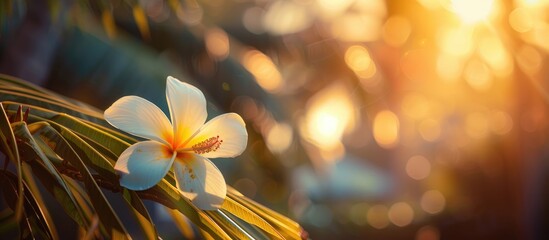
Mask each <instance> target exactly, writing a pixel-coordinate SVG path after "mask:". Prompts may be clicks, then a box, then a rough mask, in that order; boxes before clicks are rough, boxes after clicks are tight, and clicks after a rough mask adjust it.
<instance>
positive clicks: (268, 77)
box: [243, 50, 284, 92]
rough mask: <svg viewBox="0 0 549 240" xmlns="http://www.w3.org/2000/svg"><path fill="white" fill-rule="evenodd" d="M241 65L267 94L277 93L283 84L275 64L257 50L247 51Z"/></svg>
mask: <svg viewBox="0 0 549 240" xmlns="http://www.w3.org/2000/svg"><path fill="white" fill-rule="evenodd" d="M243 65H244V67H246V69H247V70H248V71H249V72H250V73H252V74H253V75H254V77H255V80H256V81H257V83H258V84H259V85H260V86H261V87H262V88H264V89H265V90H267V91H269V92H277V91H279V90H280V89H281V88H282V87H283V85H284V82H283V81H282V76H281V75H280V72H278V69H277V68H276V66H275V64H274V63H273V62H272V61H271V59H270V58H269V57H267V56H266V55H265V54H263V53H262V52H260V51H257V50H250V51H248V52H247V53H246V54H245V55H244V58H243Z"/></svg>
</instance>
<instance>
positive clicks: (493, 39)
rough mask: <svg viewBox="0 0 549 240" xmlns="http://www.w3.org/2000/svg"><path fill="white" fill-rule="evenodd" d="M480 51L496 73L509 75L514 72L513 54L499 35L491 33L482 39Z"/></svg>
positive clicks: (499, 75)
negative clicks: (508, 50) (511, 54)
mask: <svg viewBox="0 0 549 240" xmlns="http://www.w3.org/2000/svg"><path fill="white" fill-rule="evenodd" d="M478 52H479V54H480V56H481V57H482V59H483V60H484V61H485V62H486V63H487V64H488V65H489V66H490V67H491V68H492V70H493V73H494V75H496V76H498V77H508V76H509V75H511V73H512V72H513V62H512V59H511V56H510V54H509V53H508V52H507V50H506V49H505V47H504V46H503V43H502V42H501V39H500V38H499V37H498V36H496V35H494V34H491V35H488V36H486V37H483V38H482V39H480V41H479V43H478Z"/></svg>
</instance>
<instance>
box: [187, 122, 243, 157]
mask: <svg viewBox="0 0 549 240" xmlns="http://www.w3.org/2000/svg"><path fill="white" fill-rule="evenodd" d="M217 136H219V139H218V140H219V141H222V142H220V144H219V145H213V146H212V148H211V149H205V150H203V151H196V147H197V146H198V145H200V144H204V143H208V139H212V138H217ZM247 144H248V132H247V131H246V124H245V123H244V120H242V118H241V117H240V116H239V115H238V114H236V113H226V114H222V115H219V116H217V117H215V118H213V119H211V120H210V121H208V122H207V123H206V124H205V125H204V126H203V127H202V128H201V129H200V130H199V132H198V134H197V135H196V136H195V137H194V138H193V139H192V140H191V141H190V142H189V143H188V144H186V146H185V147H186V148H192V147H193V146H194V148H195V152H196V153H199V154H200V155H202V156H204V157H207V158H218V157H236V156H238V155H240V154H241V153H242V152H243V151H244V150H245V149H246V145H247ZM210 145H211V144H210Z"/></svg>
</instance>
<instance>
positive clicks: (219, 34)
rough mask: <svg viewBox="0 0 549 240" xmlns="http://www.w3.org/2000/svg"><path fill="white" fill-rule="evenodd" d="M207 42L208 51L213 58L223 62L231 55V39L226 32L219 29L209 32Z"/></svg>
mask: <svg viewBox="0 0 549 240" xmlns="http://www.w3.org/2000/svg"><path fill="white" fill-rule="evenodd" d="M205 42H206V50H207V51H208V53H209V54H210V55H211V56H212V57H214V58H216V59H218V60H222V59H225V58H226V57H227V56H228V55H229V37H228V36H227V33H225V31H223V30H221V29H219V28H214V29H211V30H209V31H207V32H206V35H205Z"/></svg>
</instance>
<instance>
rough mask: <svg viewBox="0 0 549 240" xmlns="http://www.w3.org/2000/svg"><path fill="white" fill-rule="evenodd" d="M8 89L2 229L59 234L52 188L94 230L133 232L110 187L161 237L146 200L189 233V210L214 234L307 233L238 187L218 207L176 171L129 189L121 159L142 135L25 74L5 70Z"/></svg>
mask: <svg viewBox="0 0 549 240" xmlns="http://www.w3.org/2000/svg"><path fill="white" fill-rule="evenodd" d="M0 91H1V93H2V94H1V95H0V102H1V104H0V109H1V110H2V114H1V116H0V130H1V132H2V135H1V136H2V137H1V139H0V140H1V141H0V145H1V146H2V148H1V150H2V152H3V153H4V155H5V156H6V159H5V160H4V165H6V167H5V168H4V170H2V171H0V175H1V178H2V179H3V180H4V181H3V182H6V183H7V184H3V185H2V191H3V195H4V200H5V202H7V203H8V204H7V208H6V209H5V210H3V211H2V213H4V211H6V213H5V214H6V215H7V216H8V217H3V218H2V222H3V225H2V226H4V223H6V224H7V225H5V226H7V227H2V228H1V229H0V230H1V231H5V232H11V233H13V232H15V233H17V234H18V235H19V236H30V237H33V238H42V237H43V238H52V239H56V238H58V237H59V236H58V233H57V231H56V226H55V219H53V218H52V216H51V214H50V213H49V212H51V208H50V207H49V206H48V205H47V204H46V203H45V202H44V201H43V200H42V197H41V195H40V194H41V192H46V193H48V194H50V195H51V196H52V197H53V199H54V200H55V201H57V202H58V203H59V204H60V205H61V207H62V208H63V210H64V212H65V214H66V215H68V216H69V217H70V219H72V220H73V221H74V222H75V224H76V225H77V226H79V228H80V229H81V232H83V233H84V234H86V236H87V237H92V238H93V237H100V236H102V237H106V238H130V237H131V236H130V233H129V232H128V231H127V228H126V226H125V221H123V220H124V219H123V218H121V217H120V213H119V211H117V209H115V208H114V207H113V206H112V204H111V201H110V199H109V198H107V197H106V195H105V191H110V192H113V193H114V194H115V195H116V196H117V197H119V198H121V199H123V201H124V202H125V203H126V206H127V207H128V209H129V210H130V212H131V213H132V215H131V217H133V218H134V219H133V220H134V221H136V222H137V223H138V224H139V226H140V228H141V230H142V233H143V236H146V238H148V239H152V238H159V233H158V231H157V230H156V228H155V224H154V222H153V220H152V218H151V216H150V215H149V213H148V210H147V208H146V207H145V205H144V203H143V200H151V201H154V202H157V203H158V204H162V205H164V206H166V207H167V208H169V209H173V210H171V214H170V215H171V216H172V217H173V219H174V222H175V223H176V224H177V225H178V226H179V228H180V229H182V230H183V231H182V232H183V233H185V236H187V237H189V236H191V237H192V236H193V235H192V234H193V233H192V231H189V229H191V228H189V227H190V226H189V225H188V224H189V223H188V221H186V220H185V219H184V218H182V216H185V217H186V218H187V219H189V220H190V222H192V224H194V226H196V227H197V228H198V232H200V233H202V234H203V237H204V238H206V239H209V238H213V239H229V238H239V239H301V231H302V230H301V228H300V226H299V225H298V224H297V223H295V222H294V221H292V220H290V219H288V218H286V217H284V216H282V215H280V214H278V213H276V212H274V211H272V210H270V209H268V208H266V207H264V206H261V205H260V204H258V203H255V202H254V201H252V200H250V199H248V198H246V197H244V196H243V195H242V194H240V193H238V192H237V191H236V190H234V189H232V188H230V187H229V192H228V195H227V199H226V201H225V202H224V204H223V205H222V208H221V209H219V210H217V211H203V210H200V209H198V208H197V207H195V206H194V205H193V204H192V203H190V202H189V201H188V200H187V199H185V198H183V197H182V196H181V195H180V194H179V192H178V190H177V189H176V187H175V181H174V179H173V174H168V175H167V176H166V177H165V179H163V180H162V181H161V182H160V183H159V184H158V185H157V186H155V187H153V188H151V189H148V190H145V191H131V190H128V189H124V188H122V187H121V186H120V185H119V182H118V176H117V175H116V173H115V171H114V168H113V166H114V163H115V161H116V159H117V158H118V156H119V155H120V154H121V153H122V152H123V151H124V150H125V149H126V148H127V147H128V146H130V145H131V144H133V143H135V142H136V141H137V140H136V139H134V138H133V137H131V136H128V135H126V134H124V133H121V132H119V131H117V130H115V129H113V128H111V127H110V126H109V125H108V124H107V123H106V121H105V120H104V119H103V118H102V113H101V112H100V111H98V110H96V109H94V108H93V107H89V106H87V105H85V104H82V103H79V102H77V101H74V100H71V99H68V98H65V97H62V96H59V95H57V94H55V93H52V92H50V91H47V90H45V89H42V88H40V87H36V86H33V85H30V84H28V83H25V82H23V81H21V80H18V79H15V78H12V77H8V76H0ZM8 165H13V166H14V167H11V168H8V167H7V166H8ZM39 187H43V188H44V190H45V191H40V190H39ZM21 196H23V197H21ZM176 213H177V214H176ZM8 223H9V224H8ZM0 234H4V232H0Z"/></svg>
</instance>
